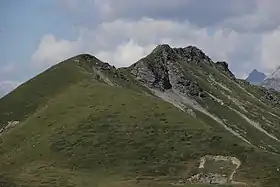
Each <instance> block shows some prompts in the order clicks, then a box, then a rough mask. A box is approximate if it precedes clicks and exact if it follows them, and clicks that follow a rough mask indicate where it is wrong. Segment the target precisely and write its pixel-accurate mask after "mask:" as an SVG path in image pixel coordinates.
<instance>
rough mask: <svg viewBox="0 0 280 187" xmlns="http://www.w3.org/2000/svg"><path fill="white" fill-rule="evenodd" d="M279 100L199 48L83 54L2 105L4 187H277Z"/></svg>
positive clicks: (0, 171) (1, 171)
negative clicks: (129, 55)
mask: <svg viewBox="0 0 280 187" xmlns="http://www.w3.org/2000/svg"><path fill="white" fill-rule="evenodd" d="M279 98H280V96H279V94H278V92H275V91H272V90H270V91H269V90H266V89H264V88H262V87H258V86H253V85H250V84H249V83H247V82H246V81H242V80H238V79H236V78H235V76H234V75H233V74H232V73H231V71H230V70H229V69H228V65H227V63H226V62H216V63H215V62H213V61H212V60H211V59H210V58H209V57H208V56H207V55H205V54H204V53H203V52H202V51H201V50H199V49H198V48H196V47H194V46H189V47H186V48H171V47H170V46H168V45H159V46H158V47H157V48H155V49H154V50H153V51H152V53H151V54H149V55H148V56H147V57H145V58H143V59H140V60H139V61H138V62H136V63H135V64H133V65H132V66H130V67H128V68H121V69H116V68H114V67H112V66H110V65H109V64H107V63H103V62H101V61H99V60H98V59H96V58H95V57H92V56H90V55H79V56H76V57H73V58H71V59H69V60H66V61H64V62H62V63H60V64H58V65H56V66H53V67H52V68H50V69H49V70H47V71H45V72H43V73H42V74H40V75H38V76H37V77H35V78H34V79H32V80H30V81H28V82H27V83H25V84H23V85H22V86H20V87H19V88H18V89H16V90H15V91H14V92H12V93H10V94H9V95H7V96H6V97H4V98H3V99H1V100H0V122H1V124H2V127H3V128H2V130H1V131H0V132H1V133H0V160H1V161H0V185H1V186H4V187H8V186H32V187H33V186H34V187H35V186H67V187H69V186H83V187H84V186H85V187H86V186H101V187H103V186H104V187H105V186H106V187H107V186H108V187H111V186H112V187H120V186H131V187H138V186H139V187H140V186H143V187H146V186H155V187H167V186H174V185H183V186H186V187H188V186H189V187H201V186H204V185H206V186H208V185H209V186H216V185H215V184H221V185H230V186H244V185H247V186H279V184H280V178H279V176H280V172H279V169H280V141H279V139H280V124H279V123H280V112H279V107H280V102H279Z"/></svg>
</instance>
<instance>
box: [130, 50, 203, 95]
mask: <svg viewBox="0 0 280 187" xmlns="http://www.w3.org/2000/svg"><path fill="white" fill-rule="evenodd" d="M200 58H204V59H205V58H206V55H205V54H204V53H201V51H200V50H198V49H197V48H195V47H187V48H171V47H170V46H169V45H166V44H163V45H159V46H157V47H156V48H155V49H154V50H153V51H152V53H151V54H149V55H148V56H147V57H145V58H143V59H141V60H140V61H138V62H137V63H135V64H133V65H132V66H131V67H130V68H131V73H132V75H133V76H134V77H135V78H136V79H137V80H138V81H140V82H143V83H144V84H145V85H146V86H148V87H150V88H153V89H154V88H155V89H159V90H160V91H163V92H164V91H166V90H169V89H173V90H176V91H179V92H181V93H183V94H187V95H191V96H202V95H203V94H202V92H203V91H202V89H201V88H200V87H199V85H198V83H197V82H195V81H192V80H190V79H188V78H186V76H185V72H184V70H183V68H182V64H181V63H185V62H186V63H189V62H190V61H191V60H195V59H196V60H198V61H200V62H201V61H203V60H201V59H200Z"/></svg>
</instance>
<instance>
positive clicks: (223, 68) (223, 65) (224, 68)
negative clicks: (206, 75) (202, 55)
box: [215, 61, 235, 79]
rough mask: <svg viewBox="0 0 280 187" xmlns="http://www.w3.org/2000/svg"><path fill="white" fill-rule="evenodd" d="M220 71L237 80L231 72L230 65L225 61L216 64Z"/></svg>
mask: <svg viewBox="0 0 280 187" xmlns="http://www.w3.org/2000/svg"><path fill="white" fill-rule="evenodd" d="M215 66H216V68H217V69H218V70H220V71H222V72H224V73H226V74H227V75H228V76H229V77H230V78H232V79H235V75H234V74H233V73H232V72H231V71H230V70H229V66H228V63H227V62H225V61H218V62H216V63H215Z"/></svg>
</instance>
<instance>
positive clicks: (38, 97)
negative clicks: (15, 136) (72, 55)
mask: <svg viewBox="0 0 280 187" xmlns="http://www.w3.org/2000/svg"><path fill="white" fill-rule="evenodd" d="M77 58H79V57H77ZM86 77H88V75H87V74H86V73H83V72H82V71H81V70H80V69H79V68H77V64H75V63H74V62H73V61H72V59H69V60H66V61H65V62H63V63H61V64H59V65H55V66H53V67H51V68H50V69H48V70H46V71H45V72H43V73H41V74H40V75H38V76H36V77H35V78H33V79H31V80H29V81H27V82H26V83H24V84H23V85H21V86H19V87H18V89H16V90H14V91H13V92H12V93H10V94H8V95H7V96H5V97H4V98H2V99H1V100H0V128H1V126H3V125H6V124H7V123H8V121H22V120H23V119H26V118H27V117H28V116H29V115H31V114H33V113H34V112H35V111H36V109H38V108H40V106H43V105H44V104H45V103H46V102H47V101H48V100H49V99H51V98H53V97H54V96H55V95H56V94H58V93H60V92H62V91H64V89H66V88H67V87H69V86H70V85H72V84H75V83H77V82H79V81H81V80H84V79H85V78H86Z"/></svg>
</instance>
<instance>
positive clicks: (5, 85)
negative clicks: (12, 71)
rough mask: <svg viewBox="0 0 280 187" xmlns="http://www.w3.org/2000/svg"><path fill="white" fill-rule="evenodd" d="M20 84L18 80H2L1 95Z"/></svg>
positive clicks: (0, 84) (0, 83) (0, 85)
mask: <svg viewBox="0 0 280 187" xmlns="http://www.w3.org/2000/svg"><path fill="white" fill-rule="evenodd" d="M19 85H20V82H17V81H10V80H5V81H0V97H1V96H4V95H5V94H7V93H9V92H10V91H12V90H13V89H15V88H16V87H17V86H19Z"/></svg>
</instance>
